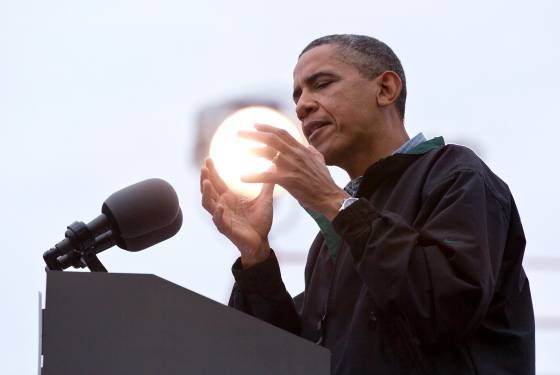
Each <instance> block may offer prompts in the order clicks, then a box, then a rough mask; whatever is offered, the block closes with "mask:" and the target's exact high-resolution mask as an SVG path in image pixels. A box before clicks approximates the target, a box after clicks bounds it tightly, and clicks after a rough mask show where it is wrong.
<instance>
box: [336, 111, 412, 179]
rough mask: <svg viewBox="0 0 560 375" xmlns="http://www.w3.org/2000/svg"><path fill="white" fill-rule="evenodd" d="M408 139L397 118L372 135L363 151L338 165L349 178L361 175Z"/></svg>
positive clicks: (400, 121)
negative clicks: (345, 162) (348, 161)
mask: <svg viewBox="0 0 560 375" xmlns="http://www.w3.org/2000/svg"><path fill="white" fill-rule="evenodd" d="M409 139H410V137H409V136H408V134H407V132H406V130H405V128H404V125H403V123H402V120H400V119H399V121H398V122H396V123H393V124H389V126H388V127H387V128H385V129H384V131H382V132H380V134H377V135H376V136H375V137H372V139H371V142H369V145H368V147H367V148H366V149H365V150H366V151H365V152H362V153H360V152H356V153H355V154H354V155H353V157H352V160H351V162H350V163H347V164H346V165H341V166H340V167H341V168H342V169H344V170H345V171H346V172H347V173H348V175H349V176H350V178H351V179H355V178H357V177H360V176H363V174H364V172H365V171H366V169H367V168H368V167H369V166H370V165H372V164H373V163H375V162H377V161H378V160H380V159H383V158H385V157H387V156H389V155H391V154H392V153H393V152H394V151H395V150H396V149H397V148H399V147H400V146H401V145H403V144H404V143H405V142H406V141H408V140H409Z"/></svg>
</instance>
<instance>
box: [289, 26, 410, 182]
mask: <svg viewBox="0 0 560 375" xmlns="http://www.w3.org/2000/svg"><path fill="white" fill-rule="evenodd" d="M405 95H406V90H405V83H404V72H403V70H402V66H401V64H400V62H399V60H398V58H397V57H396V56H395V54H394V53H393V52H392V51H391V49H390V48H389V47H387V46H386V45H385V44H383V43H382V42H380V41H378V40H376V39H373V38H370V37H366V36H357V35H332V36H326V37H322V38H319V39H317V40H315V41H313V42H311V43H310V44H309V45H308V46H307V47H306V48H305V49H304V50H303V52H302V53H301V54H300V56H299V59H298V62H297V64H296V67H295V68H294V94H293V96H294V102H295V103H296V112H297V115H298V118H299V119H300V120H301V122H302V126H303V131H304V134H305V136H306V138H307V139H308V141H309V142H310V143H311V144H312V145H313V146H315V147H316V148H317V149H318V150H319V151H320V152H321V153H322V154H323V156H324V157H325V161H326V162H327V164H329V165H338V166H340V167H342V168H344V169H346V170H347V171H348V172H349V173H350V170H349V169H351V168H352V167H353V166H354V165H356V164H358V165H362V164H366V163H371V162H373V161H374V160H376V157H377V158H379V157H382V156H385V155H386V154H387V153H390V152H391V151H392V150H391V148H392V147H394V148H396V147H398V146H399V145H400V143H399V144H396V146H395V143H398V142H400V141H402V138H403V134H404V136H406V133H405V132H404V127H403V126H402V122H403V116H404V98H405ZM399 140H400V141H399ZM367 165H369V164H367ZM351 174H352V173H351Z"/></svg>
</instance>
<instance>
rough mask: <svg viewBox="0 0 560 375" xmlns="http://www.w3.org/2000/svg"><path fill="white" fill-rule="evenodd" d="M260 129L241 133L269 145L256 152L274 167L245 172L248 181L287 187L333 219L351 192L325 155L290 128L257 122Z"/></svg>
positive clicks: (257, 127)
mask: <svg viewBox="0 0 560 375" xmlns="http://www.w3.org/2000/svg"><path fill="white" fill-rule="evenodd" d="M255 128H256V130H257V131H243V132H240V133H239V134H240V136H242V137H243V138H247V139H252V140H255V141H258V142H262V143H264V144H265V145H266V147H260V148H256V149H255V150H254V153H255V154H257V155H259V156H261V157H264V158H266V159H269V160H272V162H273V163H274V165H275V168H272V169H270V170H269V171H266V172H263V173H258V174H254V175H251V176H243V178H242V180H243V181H245V182H263V183H274V184H278V185H280V186H282V187H283V188H284V189H286V190H287V191H288V192H289V193H290V194H291V195H292V196H293V197H294V198H295V199H297V200H298V202H299V203H300V204H301V205H302V206H303V207H305V208H308V209H311V210H314V211H316V212H320V213H322V214H323V215H325V216H326V217H327V218H328V219H330V220H332V219H333V218H334V217H335V216H336V214H337V213H338V210H339V208H340V204H341V202H342V200H344V199H345V198H348V197H349V196H350V195H349V194H348V193H346V192H345V191H344V190H342V189H341V188H339V187H338V186H337V185H336V183H335V182H334V180H333V179H332V177H331V175H330V173H329V170H328V168H327V166H326V165H325V159H324V158H323V155H322V154H321V153H320V152H319V151H317V150H316V149H315V148H314V147H313V146H308V147H306V146H304V145H302V144H301V143H299V142H298V141H297V140H296V139H295V138H293V137H292V136H291V135H290V134H289V133H288V132H287V131H285V130H283V129H279V128H275V127H273V126H270V125H263V124H257V125H255Z"/></svg>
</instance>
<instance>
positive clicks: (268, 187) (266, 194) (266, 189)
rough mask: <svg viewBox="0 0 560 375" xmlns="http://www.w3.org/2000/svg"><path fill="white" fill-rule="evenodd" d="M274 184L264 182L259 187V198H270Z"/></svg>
mask: <svg viewBox="0 0 560 375" xmlns="http://www.w3.org/2000/svg"><path fill="white" fill-rule="evenodd" d="M274 185H275V184H273V183H270V182H268V183H264V184H263V186H262V189H261V192H260V194H259V198H269V199H272V192H273V191H274Z"/></svg>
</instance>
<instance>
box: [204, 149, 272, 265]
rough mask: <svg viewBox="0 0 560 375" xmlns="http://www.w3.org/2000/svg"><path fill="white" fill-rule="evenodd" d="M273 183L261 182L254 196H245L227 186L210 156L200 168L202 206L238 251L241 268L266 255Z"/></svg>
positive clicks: (270, 220) (257, 261) (259, 260)
mask: <svg viewBox="0 0 560 375" xmlns="http://www.w3.org/2000/svg"><path fill="white" fill-rule="evenodd" d="M273 190H274V184H263V188H262V190H261V193H260V194H259V196H258V197H256V198H254V199H248V198H245V197H242V196H239V195H237V194H235V193H233V192H232V191H230V190H229V189H228V187H227V186H226V184H225V183H224V181H223V180H222V179H221V178H220V176H219V175H218V173H217V171H216V169H215V167H214V163H213V162H212V160H211V159H206V161H205V164H204V166H203V167H202V169H201V171H200V191H201V193H202V206H203V207H204V208H205V209H206V210H207V211H208V212H209V213H210V214H211V215H212V220H213V221H214V224H215V225H216V227H217V228H218V230H219V231H220V232H221V233H223V234H224V235H225V236H226V237H227V238H228V239H229V240H230V241H231V242H233V244H234V245H235V246H237V248H238V249H239V252H240V253H241V263H242V264H243V267H250V266H252V265H254V264H256V263H260V262H262V261H264V260H266V259H267V258H268V256H269V255H270V246H269V244H268V233H269V232H270V227H271V226H272V191H273Z"/></svg>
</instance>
